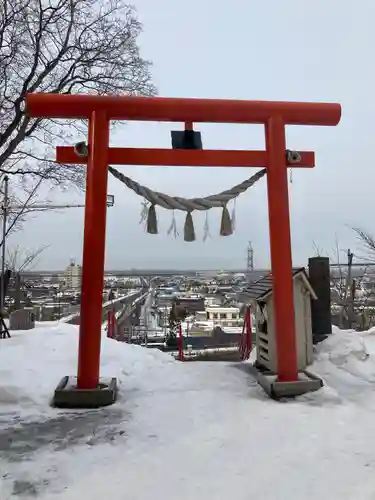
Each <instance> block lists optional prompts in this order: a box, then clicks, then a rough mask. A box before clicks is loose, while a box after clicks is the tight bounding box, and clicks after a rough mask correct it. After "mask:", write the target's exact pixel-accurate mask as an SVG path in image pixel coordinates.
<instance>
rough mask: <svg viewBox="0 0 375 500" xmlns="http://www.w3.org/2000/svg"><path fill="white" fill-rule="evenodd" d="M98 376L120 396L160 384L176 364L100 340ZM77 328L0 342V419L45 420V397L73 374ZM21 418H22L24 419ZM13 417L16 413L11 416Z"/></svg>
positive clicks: (161, 355)
mask: <svg viewBox="0 0 375 500" xmlns="http://www.w3.org/2000/svg"><path fill="white" fill-rule="evenodd" d="M101 349H102V354H101V375H102V376H103V377H110V376H115V377H117V378H118V380H119V384H120V386H121V385H125V388H126V390H131V389H132V388H134V387H135V386H136V387H139V386H142V381H144V380H145V377H146V378H147V380H149V379H150V378H151V380H152V381H154V383H158V381H159V382H160V378H161V380H163V379H164V371H163V368H164V369H167V368H168V367H169V366H170V365H174V364H175V363H176V362H175V361H174V359H173V358H172V357H171V356H168V355H165V354H164V353H162V352H160V351H159V350H145V349H143V348H142V347H138V346H130V345H128V344H123V343H120V342H116V341H114V340H112V339H108V338H107V337H106V336H105V334H103V335H102V346H101ZM77 356H78V327H77V326H76V325H69V324H64V323H58V324H55V325H48V326H46V327H44V326H38V327H36V328H35V329H33V330H27V331H17V332H12V338H10V339H5V340H1V341H0V415H1V413H4V412H6V413H9V412H13V413H14V412H17V410H18V414H19V413H20V412H22V415H23V416H25V415H26V413H27V414H28V417H31V416H32V415H35V416H41V415H43V414H45V415H49V414H50V413H51V411H54V410H52V409H51V408H50V407H49V404H50V400H51V396H52V394H53V391H54V389H55V387H56V385H57V384H58V382H59V380H60V379H61V378H62V377H63V376H64V375H75V374H76V372H77ZM25 412H26V413H25ZM15 414H17V413H15Z"/></svg>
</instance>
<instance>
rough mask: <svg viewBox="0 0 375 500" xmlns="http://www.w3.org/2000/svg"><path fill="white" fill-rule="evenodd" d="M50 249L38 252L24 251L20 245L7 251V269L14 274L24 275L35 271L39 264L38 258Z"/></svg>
mask: <svg viewBox="0 0 375 500" xmlns="http://www.w3.org/2000/svg"><path fill="white" fill-rule="evenodd" d="M47 248H48V246H43V247H40V248H38V249H36V250H26V251H25V250H22V248H21V247H20V246H19V245H16V246H15V247H13V248H11V249H9V250H8V251H7V259H6V267H7V269H10V270H11V271H12V272H13V273H22V272H23V271H26V270H31V269H33V268H34V267H35V266H36V264H37V263H38V257H40V255H41V254H42V253H43V252H44V251H45V250H46V249H47Z"/></svg>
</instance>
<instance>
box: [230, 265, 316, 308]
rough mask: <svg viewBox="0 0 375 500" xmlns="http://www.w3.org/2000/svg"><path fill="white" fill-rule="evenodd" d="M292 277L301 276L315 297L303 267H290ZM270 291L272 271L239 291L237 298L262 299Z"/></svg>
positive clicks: (243, 299)
mask: <svg viewBox="0 0 375 500" xmlns="http://www.w3.org/2000/svg"><path fill="white" fill-rule="evenodd" d="M292 274H293V278H297V277H299V276H300V277H301V278H302V279H303V281H304V283H305V285H306V288H307V289H308V290H309V292H310V294H311V295H312V296H313V297H314V298H316V295H315V292H314V290H313V289H312V287H311V284H310V281H309V278H308V276H307V273H306V270H305V268H304V267H294V268H293V269H292ZM271 292H272V273H270V272H269V273H268V274H266V275H265V276H262V277H261V278H260V279H258V280H257V281H255V282H253V283H251V284H250V285H249V286H248V287H247V288H245V290H243V291H242V292H241V293H239V297H238V298H239V300H240V301H241V302H246V301H248V300H260V299H264V298H265V297H266V296H267V295H269V294H270V293H271Z"/></svg>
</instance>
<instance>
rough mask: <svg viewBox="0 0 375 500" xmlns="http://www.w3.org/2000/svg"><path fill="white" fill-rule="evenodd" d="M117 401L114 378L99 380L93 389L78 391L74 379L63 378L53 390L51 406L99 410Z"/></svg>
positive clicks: (75, 379)
mask: <svg viewBox="0 0 375 500" xmlns="http://www.w3.org/2000/svg"><path fill="white" fill-rule="evenodd" d="M116 399H117V380H116V378H109V379H101V380H99V384H98V387H96V388H95V389H78V388H77V378H76V377H64V378H63V379H62V380H61V381H60V383H59V385H58V386H57V387H56V389H55V394H54V396H53V401H52V405H53V406H55V407H56V408H77V409H78V408H80V409H89V408H101V407H103V406H109V405H112V404H113V403H114V402H115V401H116Z"/></svg>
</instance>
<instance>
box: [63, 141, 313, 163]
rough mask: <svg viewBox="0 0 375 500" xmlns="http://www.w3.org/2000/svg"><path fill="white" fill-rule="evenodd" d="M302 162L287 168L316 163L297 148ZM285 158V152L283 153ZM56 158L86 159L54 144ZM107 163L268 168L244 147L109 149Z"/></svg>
mask: <svg viewBox="0 0 375 500" xmlns="http://www.w3.org/2000/svg"><path fill="white" fill-rule="evenodd" d="M299 154H300V155H301V161H300V162H299V163H289V162H287V160H286V159H285V161H286V165H287V166H288V167H297V168H312V167H314V166H315V154H314V152H313V151H299ZM285 158H286V154H285ZM56 161H57V162H58V163H66V164H81V165H84V164H87V161H88V158H87V157H85V156H78V155H77V154H76V152H75V150H74V148H73V147H71V146H57V148H56ZM108 163H109V164H111V165H149V166H165V167H189V166H190V167H260V168H263V167H267V153H266V152H265V151H244V150H222V151H221V150H210V149H206V150H192V149H147V148H109V149H108Z"/></svg>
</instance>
